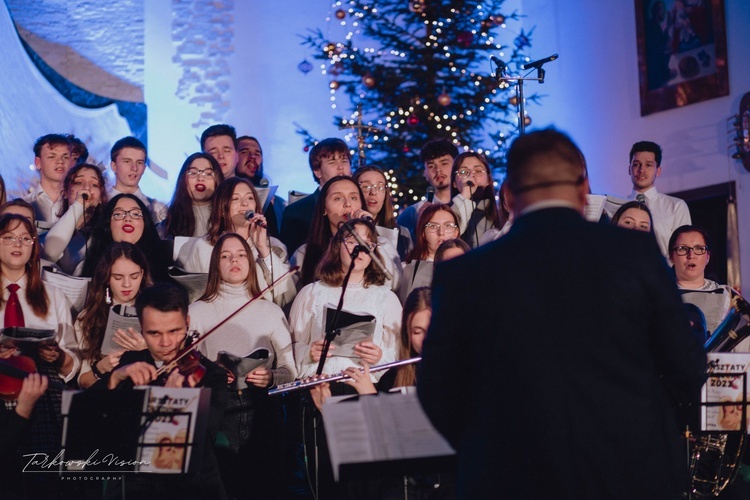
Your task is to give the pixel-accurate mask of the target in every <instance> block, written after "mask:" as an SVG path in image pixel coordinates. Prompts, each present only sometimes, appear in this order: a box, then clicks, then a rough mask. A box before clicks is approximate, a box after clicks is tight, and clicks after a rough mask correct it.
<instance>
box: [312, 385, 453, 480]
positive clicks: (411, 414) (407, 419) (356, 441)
mask: <svg viewBox="0 0 750 500" xmlns="http://www.w3.org/2000/svg"><path fill="white" fill-rule="evenodd" d="M323 422H324V425H325V429H326V436H327V438H328V448H329V450H330V453H331V463H332V464H333V474H334V478H335V479H336V481H338V479H339V468H340V466H341V464H346V463H358V462H369V461H381V460H400V459H407V458H424V457H440V456H448V455H453V454H455V452H454V451H453V449H452V448H451V447H450V445H449V444H448V442H447V441H446V440H445V438H443V437H442V436H441V435H440V434H439V433H438V432H437V431H436V430H435V428H434V427H433V426H432V424H431V423H430V421H429V420H428V419H427V416H426V415H425V414H424V411H423V410H422V406H421V405H420V404H419V400H418V399H417V395H416V394H415V393H407V394H400V393H399V394H379V395H378V396H367V397H360V398H359V399H358V400H356V401H343V402H340V403H329V402H326V404H325V405H324V406H323Z"/></svg>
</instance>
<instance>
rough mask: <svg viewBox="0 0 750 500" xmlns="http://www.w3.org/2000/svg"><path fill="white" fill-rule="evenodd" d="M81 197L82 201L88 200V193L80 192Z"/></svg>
mask: <svg viewBox="0 0 750 500" xmlns="http://www.w3.org/2000/svg"><path fill="white" fill-rule="evenodd" d="M81 198H83V201H89V194H88V193H81Z"/></svg>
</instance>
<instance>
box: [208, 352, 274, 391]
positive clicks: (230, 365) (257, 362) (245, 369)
mask: <svg viewBox="0 0 750 500" xmlns="http://www.w3.org/2000/svg"><path fill="white" fill-rule="evenodd" d="M217 361H218V363H219V364H220V365H222V366H223V367H224V368H226V369H227V370H229V371H231V372H232V374H233V375H234V378H235V381H234V384H235V386H236V388H237V389H238V390H243V389H247V382H245V377H247V374H248V373H250V372H251V371H253V370H255V369H256V368H260V367H261V366H268V362H269V361H270V357H269V352H268V349H266V348H265V347H259V348H258V349H256V350H254V351H253V352H252V353H250V354H249V355H247V356H245V357H244V358H242V357H239V356H235V355H233V354H230V353H228V352H226V351H219V356H218V359H217ZM268 368H269V369H270V368H271V367H270V366H268Z"/></svg>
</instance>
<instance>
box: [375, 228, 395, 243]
mask: <svg viewBox="0 0 750 500" xmlns="http://www.w3.org/2000/svg"><path fill="white" fill-rule="evenodd" d="M375 229H376V230H377V232H378V236H382V237H383V238H385V239H386V240H388V241H389V242H390V243H391V245H393V248H398V228H393V229H389V228H387V227H383V226H376V227H375ZM378 243H380V242H378Z"/></svg>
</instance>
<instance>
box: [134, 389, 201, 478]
mask: <svg viewBox="0 0 750 500" xmlns="http://www.w3.org/2000/svg"><path fill="white" fill-rule="evenodd" d="M148 389H149V396H148V412H149V413H153V412H162V413H174V414H173V415H159V416H156V417H154V415H149V416H146V417H144V425H145V426H146V431H145V433H144V435H143V440H142V442H141V444H144V445H154V444H159V445H161V446H144V447H143V448H142V449H141V451H140V457H139V460H144V461H148V462H149V464H148V465H140V466H138V469H137V470H138V472H156V473H160V474H180V473H181V472H183V471H187V467H188V464H189V463H190V455H191V453H192V446H187V447H183V446H179V445H182V444H189V445H192V443H193V436H194V434H195V426H196V422H197V420H198V418H197V417H198V413H199V406H200V400H201V398H202V397H203V398H207V397H208V395H209V394H210V392H209V391H207V390H204V389H197V388H196V389H186V388H174V387H149V388H148ZM202 391H203V392H202ZM170 444H175V445H178V446H174V447H172V446H170Z"/></svg>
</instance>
